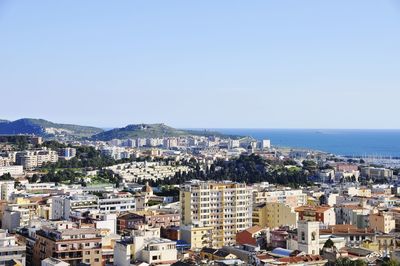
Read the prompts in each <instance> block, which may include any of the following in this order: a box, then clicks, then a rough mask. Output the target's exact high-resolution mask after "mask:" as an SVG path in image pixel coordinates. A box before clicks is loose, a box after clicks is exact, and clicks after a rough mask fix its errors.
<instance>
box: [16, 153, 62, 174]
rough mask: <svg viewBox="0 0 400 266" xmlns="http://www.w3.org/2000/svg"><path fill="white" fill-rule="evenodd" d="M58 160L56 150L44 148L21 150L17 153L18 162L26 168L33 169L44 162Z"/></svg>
mask: <svg viewBox="0 0 400 266" xmlns="http://www.w3.org/2000/svg"><path fill="white" fill-rule="evenodd" d="M57 161H58V154H57V152H56V151H52V150H48V149H45V148H44V149H42V150H30V151H21V152H18V153H17V154H16V163H17V164H18V165H22V166H23V168H24V169H33V168H36V167H40V166H42V165H43V164H44V163H48V162H50V163H55V162H57Z"/></svg>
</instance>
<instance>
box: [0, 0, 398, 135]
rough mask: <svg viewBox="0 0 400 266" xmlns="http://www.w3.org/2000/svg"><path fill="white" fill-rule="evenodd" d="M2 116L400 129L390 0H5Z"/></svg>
mask: <svg viewBox="0 0 400 266" xmlns="http://www.w3.org/2000/svg"><path fill="white" fill-rule="evenodd" d="M0 62H1V64H0V95H1V96H0V99H1V101H0V102H1V112H0V119H9V120H15V119H18V118H22V117H33V118H43V119H47V120H51V121H54V122H63V123H74V124H84V125H93V126H100V127H116V126H118V127H119V126H124V125H126V124H133V123H157V122H160V123H165V124H168V125H171V126H175V127H186V128H189V127H191V128H229V127H231V128H400V120H399V119H398V118H397V114H398V113H399V111H398V105H399V104H398V102H399V99H400V88H399V87H400V74H399V70H400V4H399V3H398V2H396V1H372V0H358V1H357V0H355V1H348V0H340V1H338V0H335V1H317V0H315V1H295V0H292V1H286V0H279V1H246V2H243V1H197V2H194V1H140V2H139V1H118V2H109V1H27V0H26V1H5V0H3V1H0Z"/></svg>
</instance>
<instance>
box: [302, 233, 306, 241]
mask: <svg viewBox="0 0 400 266" xmlns="http://www.w3.org/2000/svg"><path fill="white" fill-rule="evenodd" d="M301 240H302V241H305V240H306V234H305V233H304V232H301Z"/></svg>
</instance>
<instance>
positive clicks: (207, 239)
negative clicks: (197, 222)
mask: <svg viewBox="0 0 400 266" xmlns="http://www.w3.org/2000/svg"><path fill="white" fill-rule="evenodd" d="M212 229H213V227H211V226H194V225H189V226H181V227H180V234H181V240H184V241H186V242H187V243H189V244H190V248H191V249H192V250H200V249H201V248H203V247H208V246H210V244H211V238H212Z"/></svg>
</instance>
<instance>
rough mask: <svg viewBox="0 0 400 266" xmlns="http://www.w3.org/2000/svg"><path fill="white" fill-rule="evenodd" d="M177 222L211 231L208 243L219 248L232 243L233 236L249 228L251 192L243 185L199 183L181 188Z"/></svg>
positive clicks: (233, 242) (184, 185)
mask: <svg viewBox="0 0 400 266" xmlns="http://www.w3.org/2000/svg"><path fill="white" fill-rule="evenodd" d="M180 201H181V206H182V215H181V223H182V225H186V226H193V225H195V226H204V227H211V228H212V230H211V231H212V233H211V235H212V239H211V243H207V244H205V246H206V245H207V246H210V245H211V246H212V247H217V248H219V247H222V246H224V245H231V244H235V236H236V233H237V232H239V231H243V230H244V229H247V228H249V227H251V226H252V189H250V188H249V187H248V186H246V184H244V183H234V182H212V181H211V182H210V181H209V182H201V181H198V180H192V181H190V182H188V183H185V184H183V185H182V186H181V192H180Z"/></svg>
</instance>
